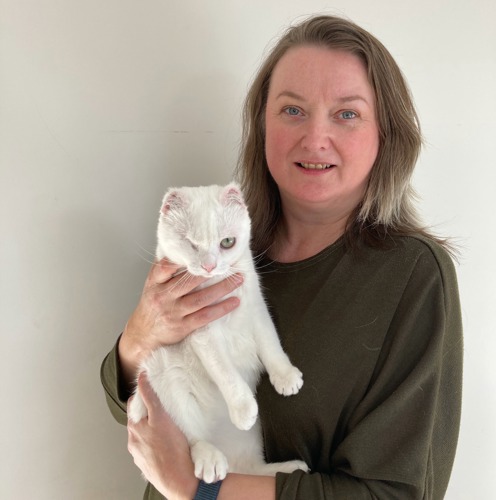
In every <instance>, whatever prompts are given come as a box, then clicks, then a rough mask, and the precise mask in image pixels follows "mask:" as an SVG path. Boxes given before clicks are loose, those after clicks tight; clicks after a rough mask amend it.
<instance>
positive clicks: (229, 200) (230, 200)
mask: <svg viewBox="0 0 496 500" xmlns="http://www.w3.org/2000/svg"><path fill="white" fill-rule="evenodd" d="M221 201H222V203H223V204H224V205H231V204H234V205H240V206H242V207H244V206H245V200H244V199H243V193H242V192H241V188H240V187H239V185H238V184H236V183H234V182H232V183H231V184H228V185H227V186H225V187H224V189H223V191H222V196H221Z"/></svg>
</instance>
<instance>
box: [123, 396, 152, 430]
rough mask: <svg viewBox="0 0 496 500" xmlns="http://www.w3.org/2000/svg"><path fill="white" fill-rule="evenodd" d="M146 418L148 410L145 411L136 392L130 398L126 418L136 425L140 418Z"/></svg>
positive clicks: (141, 400)
mask: <svg viewBox="0 0 496 500" xmlns="http://www.w3.org/2000/svg"><path fill="white" fill-rule="evenodd" d="M146 416H148V410H147V409H146V406H145V403H144V402H143V399H142V398H141V395H140V393H139V392H137V393H136V394H135V395H134V396H133V397H132V398H131V402H130V403H129V405H128V408H127V417H128V419H129V420H131V422H134V423H135V424H137V423H138V422H139V421H140V420H141V419H142V418H144V417H146Z"/></svg>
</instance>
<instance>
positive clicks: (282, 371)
mask: <svg viewBox="0 0 496 500" xmlns="http://www.w3.org/2000/svg"><path fill="white" fill-rule="evenodd" d="M267 373H268V374H269V379H270V382H271V384H272V385H273V386H274V388H275V390H276V391H277V392H278V393H279V394H282V395H283V396H292V395H293V394H297V393H298V391H299V390H300V389H301V388H302V386H303V374H302V373H301V371H300V370H298V368H296V366H293V365H292V364H291V363H290V361H289V359H288V360H287V361H281V362H279V363H274V364H272V366H270V368H267Z"/></svg>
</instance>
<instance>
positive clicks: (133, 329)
mask: <svg viewBox="0 0 496 500" xmlns="http://www.w3.org/2000/svg"><path fill="white" fill-rule="evenodd" d="M178 269H179V266H177V265H175V264H172V263H171V262H169V261H168V260H167V259H163V260H161V261H160V262H157V263H155V264H153V266H152V268H151V270H150V272H149V274H148V277H147V279H146V281H145V286H144V289H143V293H142V295H141V298H140V301H139V303H138V306H137V307H136V309H135V311H134V312H133V314H132V316H131V317H130V318H129V321H128V323H127V325H126V328H125V329H124V332H123V334H122V337H121V339H120V342H119V358H120V362H121V368H122V372H123V375H124V378H125V381H126V383H127V384H130V383H131V382H132V381H133V380H134V378H135V376H136V371H137V369H138V366H139V364H140V362H141V361H142V360H143V358H144V357H146V355H147V354H149V353H150V352H151V351H152V350H154V349H156V348H157V347H159V346H161V345H167V344H174V343H177V342H180V341H181V340H183V339H184V338H185V337H186V336H187V335H189V334H190V333H192V332H193V331H195V330H197V329H198V328H200V327H202V326H205V325H207V324H208V323H210V322H212V321H214V320H216V319H218V318H220V317H222V316H224V315H225V314H228V313H229V312H231V311H232V310H233V309H235V308H236V307H237V306H238V305H239V299H238V298H237V297H228V298H227V299H225V300H222V301H220V299H222V297H224V296H225V295H227V294H229V293H231V292H232V291H233V290H235V289H236V288H237V287H238V286H239V285H241V283H242V277H241V276H238V275H234V276H232V277H231V278H229V279H225V280H223V281H221V282H219V283H216V284H215V285H212V286H209V287H206V288H204V289H202V290H195V288H197V287H198V286H199V285H201V284H202V283H204V282H205V281H207V278H202V277H198V276H192V275H191V274H189V273H187V272H185V273H181V274H178V275H175V273H176V272H177V271H178ZM218 301H220V302H218Z"/></svg>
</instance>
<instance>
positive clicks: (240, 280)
mask: <svg viewBox="0 0 496 500" xmlns="http://www.w3.org/2000/svg"><path fill="white" fill-rule="evenodd" d="M243 281H244V278H243V275H242V274H235V275H234V282H235V283H236V285H241V283H243Z"/></svg>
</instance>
